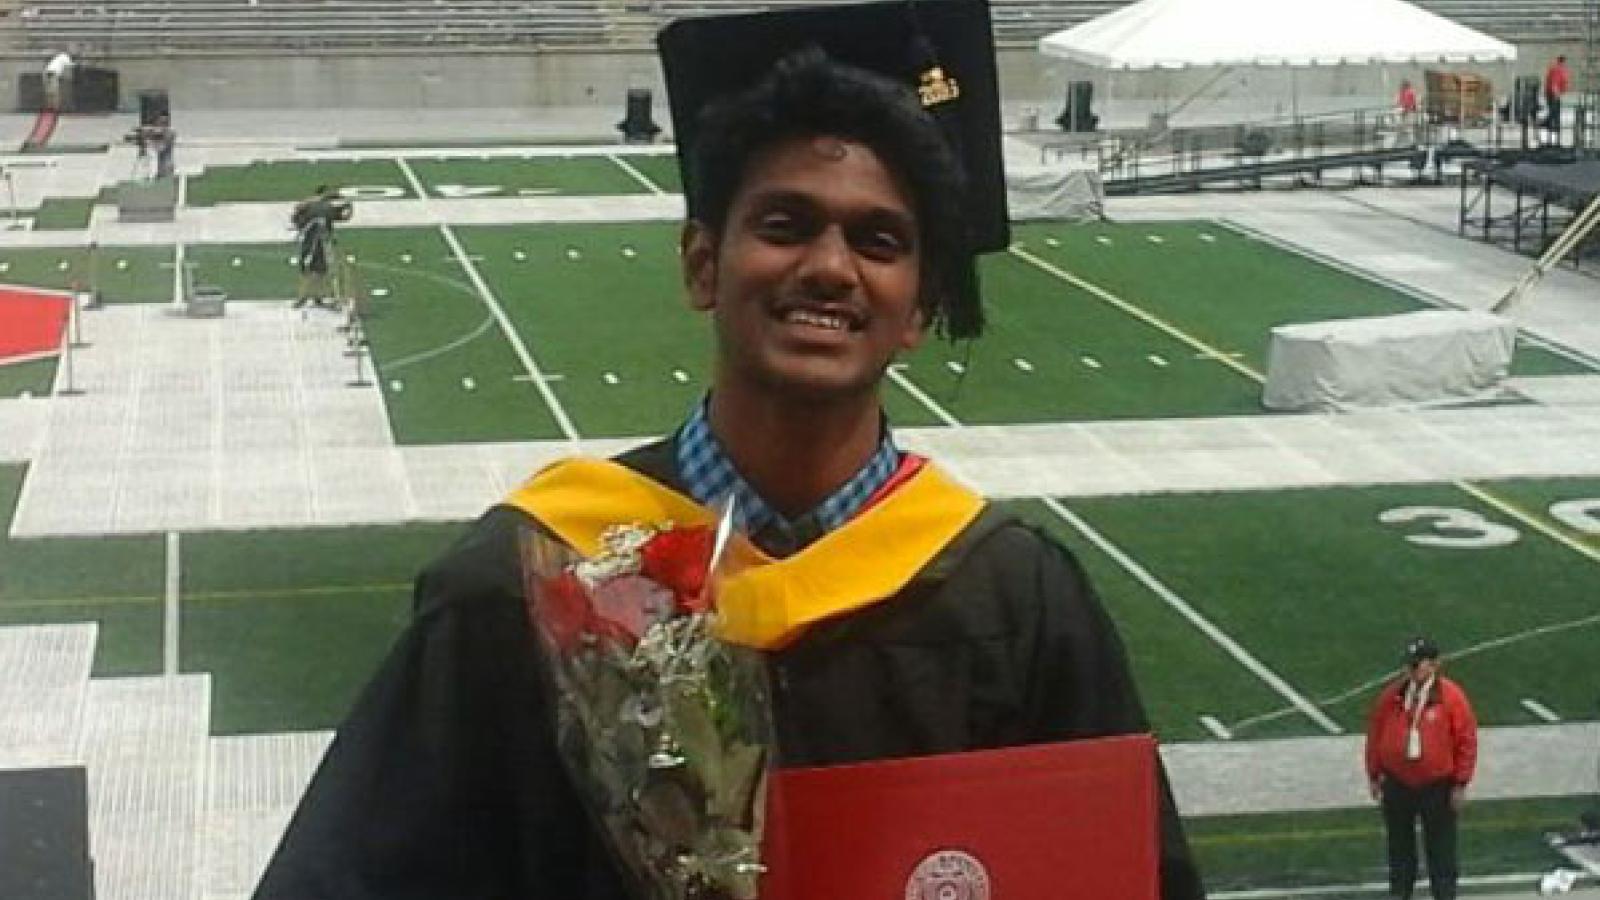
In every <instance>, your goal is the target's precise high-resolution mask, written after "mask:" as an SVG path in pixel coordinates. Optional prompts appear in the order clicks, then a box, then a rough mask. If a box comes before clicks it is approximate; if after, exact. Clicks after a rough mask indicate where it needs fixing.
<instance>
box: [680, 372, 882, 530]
mask: <svg viewBox="0 0 1600 900" xmlns="http://www.w3.org/2000/svg"><path fill="white" fill-rule="evenodd" d="M706 410H707V401H705V400H702V401H701V402H700V403H698V404H696V405H695V408H694V412H693V413H691V414H690V416H689V419H688V421H686V422H684V423H683V427H682V428H680V429H678V440H677V462H678V475H679V477H681V478H682V479H683V483H684V486H685V487H686V488H688V491H689V495H690V496H692V497H693V498H694V499H695V500H696V501H697V502H699V503H700V504H702V505H706V506H710V505H712V504H714V503H717V502H719V501H721V500H722V499H723V498H725V497H727V496H729V495H730V494H731V495H732V496H733V498H734V520H735V521H734V524H735V525H737V526H738V527H739V528H740V529H742V530H743V531H744V533H745V534H748V535H750V537H751V538H752V539H753V540H754V541H755V542H756V543H757V544H758V545H759V546H761V548H762V549H763V550H766V551H768V552H769V553H773V554H775V555H778V556H787V555H789V554H791V553H795V552H797V551H799V550H802V549H804V548H805V547H806V546H808V545H809V544H810V543H811V542H812V541H815V540H816V539H817V538H820V537H822V536H823V535H824V534H826V533H828V532H830V531H832V530H834V529H835V528H838V527H839V526H841V525H843V524H844V523H846V522H848V521H850V519H851V518H853V517H854V516H855V515H856V514H857V513H859V512H860V511H861V509H862V507H864V506H865V505H866V503H867V501H868V500H870V499H871V498H872V497H873V495H875V494H876V493H878V491H879V490H881V489H882V488H883V486H884V485H886V484H888V483H889V480H890V479H891V478H893V477H894V473H895V471H896V470H897V469H899V467H900V450H899V448H897V447H896V446H895V444H894V438H893V436H892V435H890V433H889V428H888V423H887V421H885V423H884V427H883V429H882V435H883V436H882V437H881V438H879V439H878V449H877V450H876V451H874V452H873V454H872V457H871V458H870V459H868V460H867V462H866V464H865V465H863V466H862V467H861V469H860V470H859V471H857V472H856V473H855V475H853V476H851V477H850V479H849V480H847V481H846V482H845V483H844V484H843V485H842V486H840V488H839V489H838V490H836V491H834V492H833V493H832V494H830V495H828V496H827V497H826V498H825V499H823V501H822V502H821V503H819V504H817V506H816V508H815V509H812V510H811V511H809V512H807V513H805V514H804V515H801V516H799V517H798V518H795V519H793V520H790V519H786V518H784V516H783V515H782V514H781V513H779V512H778V511H777V510H776V509H774V508H773V506H772V505H771V504H770V503H768V502H767V501H766V500H764V499H762V497H761V495H760V494H758V493H756V491H755V489H754V488H752V487H751V486H750V484H749V483H748V482H746V481H745V480H744V478H743V477H742V476H740V475H739V472H738V470H737V469H735V468H734V465H733V460H731V459H729V458H728V454H727V451H726V450H724V449H723V447H722V443H721V442H720V441H718V440H717V437H716V435H715V434H712V432H711V420H710V418H709V416H708V415H707V412H706Z"/></svg>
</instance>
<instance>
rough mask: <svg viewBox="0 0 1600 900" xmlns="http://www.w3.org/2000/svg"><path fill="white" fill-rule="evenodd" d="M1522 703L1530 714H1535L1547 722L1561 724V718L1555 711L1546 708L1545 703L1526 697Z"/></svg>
mask: <svg viewBox="0 0 1600 900" xmlns="http://www.w3.org/2000/svg"><path fill="white" fill-rule="evenodd" d="M1521 703H1522V708H1523V709H1525V710H1527V711H1528V712H1531V713H1533V714H1534V715H1535V716H1537V717H1538V718H1540V719H1543V720H1544V721H1546V722H1559V721H1561V717H1560V716H1558V715H1556V713H1555V710H1553V709H1551V708H1550V707H1548V706H1545V705H1544V704H1543V703H1540V702H1539V701H1537V700H1535V699H1533V698H1532V697H1524V698H1522V701H1521Z"/></svg>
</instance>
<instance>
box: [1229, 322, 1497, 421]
mask: <svg viewBox="0 0 1600 900" xmlns="http://www.w3.org/2000/svg"><path fill="white" fill-rule="evenodd" d="M1516 338H1517V326H1516V323H1515V322H1513V321H1512V320H1510V319H1508V318H1506V317H1504V316H1497V315H1495V314H1493V313H1487V312H1476V311H1467V310H1427V311H1424V312H1414V313H1403V314H1401V315H1397V316H1374V317H1370V318H1359V319H1336V320H1334V321H1329V322H1305V323H1301V324H1295V325H1280V326H1278V327H1277V328H1274V329H1272V345H1271V348H1270V349H1269V351H1268V354H1267V384H1266V388H1265V390H1264V392H1263V394H1262V398H1261V402H1262V403H1263V404H1264V405H1265V406H1266V407H1267V408H1268V409H1276V410H1286V411H1293V412H1308V411H1313V410H1318V411H1328V410H1339V409H1347V408H1352V407H1379V406H1403V405H1415V404H1424V403H1437V402H1440V401H1448V400H1462V399H1470V398H1473V397H1479V396H1482V395H1483V394H1484V393H1485V392H1486V391H1489V390H1492V389H1494V388H1496V387H1498V386H1499V385H1501V383H1502V382H1504V381H1505V378H1506V373H1507V372H1508V371H1509V369H1510V367H1511V353H1512V350H1513V349H1514V348H1515V345H1516Z"/></svg>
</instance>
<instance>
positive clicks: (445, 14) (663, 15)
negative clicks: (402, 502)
mask: <svg viewBox="0 0 1600 900" xmlns="http://www.w3.org/2000/svg"><path fill="white" fill-rule="evenodd" d="M830 2H843V0H776V2H756V0H451V2H446V0H412V2H399V0H395V2H386V0H23V2H21V3H19V4H17V11H16V14H15V19H16V21H17V23H18V24H19V26H20V29H19V30H20V33H21V39H22V44H23V49H25V50H34V51H45V50H49V49H53V48H58V47H62V46H74V47H78V48H80V49H82V50H84V51H87V52H92V53H98V54H118V53H121V54H145V53H198V52H218V51H223V52H226V51H253V50H265V49H273V50H282V49H285V48H288V49H302V50H322V49H326V50H336V49H364V48H376V49H382V48H395V49H400V48H418V47H422V48H453V47H460V48H466V47H507V48H511V47H520V48H529V47H534V48H539V47H595V46H613V47H634V46H644V45H646V44H647V43H648V41H649V40H650V36H651V35H652V34H653V33H654V31H655V29H656V28H657V27H659V26H660V25H661V24H663V23H665V22H667V21H669V20H671V19H674V18H678V17H681V16H687V15H695V14H703V13H706V12H713V11H715V12H749V11H754V10H757V9H770V8H775V7H783V6H802V5H819V4H821V3H830ZM1127 2H1128V0H993V15H994V28H995V37H996V40H997V41H998V42H999V43H1001V44H1002V45H1019V44H1027V43H1029V42H1032V41H1034V40H1037V39H1038V38H1039V37H1041V36H1043V35H1045V34H1048V33H1050V32H1052V31H1056V30H1058V29H1062V28H1068V27H1071V26H1073V25H1076V24H1078V23H1080V22H1084V21H1086V20H1088V19H1091V18H1094V17H1095V16H1098V15H1102V14H1104V13H1106V12H1109V11H1111V10H1114V9H1117V8H1118V7H1120V6H1123V5H1125V4H1126V3H1127ZM1419 5H1420V6H1423V7H1425V8H1427V9H1430V10H1432V11H1434V12H1437V13H1440V14H1442V15H1445V16H1448V17H1450V18H1452V19H1455V20H1457V21H1459V22H1462V23H1463V24H1466V25H1468V26H1470V27H1473V28H1477V29H1479V30H1482V31H1485V32H1488V33H1490V34H1493V35H1495V36H1497V37H1500V38H1503V39H1506V40H1512V41H1568V40H1570V41H1578V40H1581V39H1582V38H1583V34H1584V22H1585V0H1419Z"/></svg>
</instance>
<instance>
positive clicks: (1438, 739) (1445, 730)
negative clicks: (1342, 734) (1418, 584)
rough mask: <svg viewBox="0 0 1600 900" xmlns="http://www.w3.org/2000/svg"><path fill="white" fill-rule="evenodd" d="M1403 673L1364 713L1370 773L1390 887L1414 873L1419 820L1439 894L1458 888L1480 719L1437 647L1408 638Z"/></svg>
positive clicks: (1401, 890)
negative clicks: (1461, 822) (1463, 816)
mask: <svg viewBox="0 0 1600 900" xmlns="http://www.w3.org/2000/svg"><path fill="white" fill-rule="evenodd" d="M1405 663H1406V668H1405V674H1404V675H1403V676H1402V677H1400V678H1398V679H1396V680H1395V681H1393V682H1391V683H1390V684H1389V685H1388V686H1386V687H1385V688H1384V689H1383V690H1382V691H1380V692H1379V693H1378V699H1377V701H1376V702H1375V703H1373V704H1372V714H1371V715H1370V716H1369V717H1368V720H1367V748H1366V757H1367V759H1366V763H1367V781H1368V782H1369V784H1370V785H1371V788H1372V799H1374V800H1376V801H1378V802H1379V803H1381V804H1382V806H1383V824H1384V828H1385V830H1386V831H1387V832H1388V836H1389V892H1390V894H1391V895H1393V896H1395V897H1401V898H1409V897H1410V896H1411V892H1412V890H1413V889H1414V888H1415V886H1416V881H1417V832H1416V828H1417V820H1418V819H1419V818H1420V819H1421V820H1422V837H1423V844H1424V845H1425V846H1426V848H1427V853H1428V885H1429V890H1430V891H1431V892H1432V894H1433V896H1434V897H1435V898H1440V900H1454V898H1455V896H1456V876H1457V871H1456V816H1457V814H1459V813H1460V812H1461V806H1462V804H1463V803H1464V802H1465V800H1466V791H1467V784H1468V783H1469V782H1471V781H1472V775H1473V771H1474V769H1475V768H1476V766H1477V763H1478V720H1477V718H1476V717H1475V716H1474V715H1473V713H1472V706H1471V704H1469V703H1468V702H1467V695H1466V693H1465V692H1464V691H1462V690H1461V686H1460V685H1458V684H1456V683H1455V682H1454V681H1451V680H1450V679H1448V678H1446V677H1444V676H1443V675H1441V674H1440V673H1439V647H1438V645H1437V644H1435V643H1434V642H1433V641H1431V640H1429V639H1427V638H1425V637H1418V638H1414V639H1413V640H1411V641H1410V642H1409V643H1408V644H1406V651H1405Z"/></svg>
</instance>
